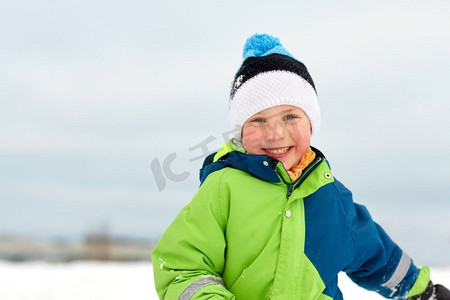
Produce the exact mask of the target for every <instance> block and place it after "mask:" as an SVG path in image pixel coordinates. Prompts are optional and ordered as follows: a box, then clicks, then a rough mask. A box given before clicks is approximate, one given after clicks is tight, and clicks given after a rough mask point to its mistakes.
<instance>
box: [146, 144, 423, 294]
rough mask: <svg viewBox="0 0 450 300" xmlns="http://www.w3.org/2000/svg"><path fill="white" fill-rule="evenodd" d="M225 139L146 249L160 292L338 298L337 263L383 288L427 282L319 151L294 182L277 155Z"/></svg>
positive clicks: (391, 290)
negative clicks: (248, 150) (244, 149)
mask: <svg viewBox="0 0 450 300" xmlns="http://www.w3.org/2000/svg"><path fill="white" fill-rule="evenodd" d="M225 149H228V150H226V151H225V153H222V154H225V155H219V156H220V157H218V156H216V159H215V162H213V163H211V164H206V166H205V167H204V168H203V170H202V171H203V172H202V175H201V176H202V181H203V183H202V185H201V186H200V188H199V190H198V192H197V193H196V194H195V196H194V197H193V199H192V201H191V202H190V203H189V204H188V205H186V207H184V208H183V209H182V211H181V212H180V213H179V215H178V216H177V217H176V219H175V220H174V221H173V223H172V224H171V225H170V226H169V228H168V229H167V230H166V232H165V233H164V235H163V236H162V238H161V239H160V241H159V242H158V244H157V246H156V247H155V249H154V251H153V253H152V261H153V266H154V278H155V285H156V289H157V292H158V295H159V297H160V298H161V299H240V300H253V299H283V300H286V299H305V300H306V299H317V300H325V299H342V294H341V292H340V291H339V289H338V287H337V274H338V273H339V272H340V271H345V272H347V274H348V275H349V276H350V277H351V278H352V280H354V281H355V282H356V283H358V284H360V285H361V286H363V287H365V288H367V289H371V290H375V291H377V292H379V293H380V294H382V295H384V296H386V297H387V296H398V297H406V294H407V293H408V292H409V291H410V290H411V288H412V285H413V284H414V282H416V281H417V282H419V283H417V284H416V287H415V288H416V289H419V290H421V289H422V285H425V286H426V283H427V282H428V278H429V275H428V274H426V272H421V275H420V276H419V270H418V269H417V268H416V267H415V266H414V264H413V263H412V260H411V259H410V258H409V257H408V256H407V255H406V254H405V253H403V251H402V250H401V249H400V248H399V247H398V246H397V245H396V244H395V243H393V242H392V241H391V240H390V239H389V237H388V236H387V235H386V234H385V233H384V231H383V230H382V229H381V227H379V226H378V225H377V224H376V223H374V222H373V221H372V219H371V218H370V215H369V214H368V212H367V210H366V209H365V208H364V207H363V206H360V205H357V204H354V203H353V201H352V199H351V193H350V192H349V191H348V190H347V189H346V188H345V187H344V186H343V185H342V184H341V183H339V182H338V181H337V180H336V179H335V178H334V177H333V175H332V173H331V170H330V168H329V165H328V162H327V161H326V159H325V158H324V156H323V155H322V154H321V153H320V151H318V150H317V149H314V151H315V152H316V156H317V158H316V159H315V161H314V162H313V163H311V165H310V166H308V167H307V169H305V170H304V172H303V175H302V176H301V177H300V178H299V179H298V180H297V181H296V182H294V183H292V182H291V180H290V178H289V175H288V174H287V172H286V170H285V169H284V168H283V165H282V164H281V163H280V162H278V161H277V160H274V159H272V158H270V157H267V156H261V155H247V154H245V153H240V152H238V151H233V149H230V148H229V147H228V148H227V147H225ZM227 152H228V153H227ZM219 158H220V159H219ZM422 273H423V274H422ZM418 277H420V279H421V280H417V278H418ZM417 285H419V286H417ZM423 288H424V287H423Z"/></svg>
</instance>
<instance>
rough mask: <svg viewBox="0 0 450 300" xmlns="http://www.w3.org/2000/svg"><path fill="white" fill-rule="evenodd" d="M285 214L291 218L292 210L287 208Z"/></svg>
mask: <svg viewBox="0 0 450 300" xmlns="http://www.w3.org/2000/svg"><path fill="white" fill-rule="evenodd" d="M284 215H285V216H286V218H290V217H291V215H292V214H291V211H290V210H289V209H287V210H286V211H285V212H284Z"/></svg>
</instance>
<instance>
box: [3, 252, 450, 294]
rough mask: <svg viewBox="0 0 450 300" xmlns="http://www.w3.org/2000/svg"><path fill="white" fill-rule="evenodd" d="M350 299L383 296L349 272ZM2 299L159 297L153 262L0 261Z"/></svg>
mask: <svg viewBox="0 0 450 300" xmlns="http://www.w3.org/2000/svg"><path fill="white" fill-rule="evenodd" d="M431 271H432V278H433V280H434V281H435V282H440V283H442V284H444V285H447V286H450V267H448V268H432V270H431ZM340 287H341V290H342V292H343V293H344V298H345V299H346V300H361V299H365V300H372V299H373V300H375V299H383V298H381V297H380V296H378V295H377V294H375V293H372V292H367V291H365V290H363V289H361V288H359V287H358V286H356V285H355V284H353V283H352V282H351V281H350V280H349V279H348V278H347V277H346V276H345V275H342V276H341V277H340ZM0 299H2V300H75V299H76V300H80V299H83V300H116V299H117V300H118V299H121V300H122V299H133V300H141V299H142V300H144V299H145V300H149V299H158V297H157V295H156V292H155V291H154V286H153V274H152V268H151V264H150V263H143V262H141V263H110V262H108V263H100V262H74V263H68V264H60V263H58V264H57V263H44V262H32V263H10V262H4V261H0Z"/></svg>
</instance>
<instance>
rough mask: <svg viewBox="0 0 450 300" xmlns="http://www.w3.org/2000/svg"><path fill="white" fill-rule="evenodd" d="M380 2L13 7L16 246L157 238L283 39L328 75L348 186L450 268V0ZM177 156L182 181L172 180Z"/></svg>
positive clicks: (6, 187) (10, 95) (10, 197)
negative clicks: (250, 40) (92, 237)
mask: <svg viewBox="0 0 450 300" xmlns="http://www.w3.org/2000/svg"><path fill="white" fill-rule="evenodd" d="M366 2H367V1H339V2H338V1H331V0H330V1H298V0H296V1H284V2H275V1H246V2H243V1H227V2H223V3H215V2H213V1H194V2H193V1H166V2H164V3H163V2H162V1H158V2H156V1H138V0H131V1H126V2H125V1H111V0H109V1H100V0H99V1H84V0H77V1H54V0H47V1H31V0H17V1H2V2H0V66H1V71H0V139H1V143H0V168H1V169H0V179H1V180H0V205H1V209H0V234H2V235H13V236H20V237H34V238H55V237H59V238H70V239H73V238H80V237H83V235H84V234H86V233H88V232H92V231H95V230H99V228H101V227H102V226H108V228H109V229H108V230H109V231H110V233H111V234H114V235H117V236H125V237H137V238H150V237H152V238H154V237H158V236H159V235H160V234H161V233H162V232H163V230H164V229H165V228H166V227H167V226H168V224H169V223H170V222H171V220H172V219H173V218H174V217H175V215H176V214H177V212H178V211H179V210H180V209H181V207H182V206H184V205H185V204H186V203H187V202H188V201H189V200H190V199H191V197H192V195H193V194H194V193H195V191H196V189H197V187H198V178H197V177H198V169H199V168H200V166H201V163H202V159H201V158H198V157H199V156H204V153H203V152H202V151H201V149H200V148H198V147H196V145H199V144H200V143H202V142H205V141H211V143H209V144H208V149H209V150H211V151H213V150H214V149H216V148H218V147H219V146H220V144H221V143H222V142H223V140H224V138H223V135H224V134H225V133H226V132H227V131H229V130H230V127H229V125H228V121H227V110H228V93H229V87H230V83H231V81H232V78H233V76H234V73H235V72H236V71H237V69H238V67H239V65H240V64H241V62H242V59H241V58H242V57H241V52H242V46H243V44H244V42H245V39H246V38H247V37H248V36H250V35H251V34H253V33H255V32H258V33H265V32H266V33H270V34H272V35H275V36H278V37H279V38H280V40H281V42H282V43H283V45H284V46H285V48H286V49H288V51H289V52H291V53H292V54H293V55H294V56H295V57H296V58H297V59H299V60H301V61H302V62H304V63H305V64H306V66H307V67H308V69H309V71H310V73H311V75H312V77H313V79H314V81H315V84H316V87H317V91H318V94H319V101H320V105H321V108H322V127H321V129H320V131H319V132H318V134H317V135H316V136H314V137H313V140H312V143H313V145H314V146H316V147H318V148H319V149H321V150H322V152H324V154H325V155H326V156H327V158H329V160H330V162H331V166H332V168H333V171H334V174H335V176H336V177H337V178H339V179H341V180H342V181H343V182H344V184H346V185H347V186H348V187H349V188H350V189H352V191H353V192H354V196H355V201H356V202H360V203H363V204H365V205H367V206H368V207H369V209H370V210H371V211H372V214H373V215H374V218H375V219H377V220H378V221H379V222H380V223H381V224H382V225H383V226H385V227H387V229H388V231H389V232H390V233H391V235H392V236H393V237H394V238H395V239H396V240H400V241H401V244H403V245H406V248H409V249H410V250H409V251H410V252H413V254H416V253H417V255H419V256H420V259H421V260H423V261H427V257H431V256H440V257H441V259H444V260H446V261H447V262H450V255H449V254H448V251H443V250H439V249H442V248H444V249H448V247H450V230H449V229H448V228H450V221H449V219H450V218H449V217H450V202H449V200H450V199H449V196H448V195H449V194H450V184H449V180H450V157H449V155H448V153H449V151H450V139H449V132H450V124H449V121H448V116H449V113H450V101H449V98H450V84H449V73H450V57H449V53H450V21H449V18H448V16H449V15H450V2H448V1H432V2H431V1H414V0H413V1H376V2H374V3H368V2H367V3H366ZM172 153H175V155H176V157H175V158H174V160H173V161H172V162H171V164H170V168H171V170H172V171H171V172H172V173H176V174H181V175H180V176H181V179H182V180H181V179H178V180H175V181H173V180H171V179H174V177H173V176H172V177H171V176H170V174H169V177H167V170H165V171H164V170H162V174H163V175H164V174H165V175H164V176H163V177H161V176H159V177H158V175H157V174H156V175H157V176H156V179H155V176H154V175H155V174H154V172H152V168H151V166H152V162H153V166H157V164H160V165H162V164H163V162H164V161H165V160H166V158H167V157H168V156H169V155H170V154H172ZM154 170H155V169H153V171H154ZM164 172H165V173H164ZM182 175H184V177H183V176H182ZM158 178H159V179H158ZM158 180H159V187H158V184H157V182H158ZM163 181H165V186H164V188H162V186H163ZM161 188H162V190H161V191H159V190H160V189H161ZM430 232H431V233H432V234H431V236H432V237H431V238H429V240H428V242H424V243H422V245H425V246H418V247H416V246H414V245H417V236H418V235H419V236H423V237H424V239H425V238H426V237H427V235H428V233H430ZM436 241H437V242H438V243H439V244H435V243H436ZM430 245H436V248H438V250H433V248H434V247H430Z"/></svg>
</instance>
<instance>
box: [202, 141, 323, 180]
mask: <svg viewBox="0 0 450 300" xmlns="http://www.w3.org/2000/svg"><path fill="white" fill-rule="evenodd" d="M311 148H312V149H313V151H314V152H315V153H316V160H318V159H324V158H325V157H324V155H323V154H322V153H321V152H320V151H319V150H317V149H315V148H314V147H311ZM226 167H232V168H235V169H239V170H242V171H245V172H247V173H250V174H252V175H253V176H254V177H256V178H259V179H261V180H264V181H268V182H281V181H283V182H285V183H288V184H291V183H292V182H291V180H290V177H289V174H288V173H287V172H286V170H285V169H284V167H283V164H282V163H281V162H280V161H278V160H277V159H274V158H272V157H269V156H267V155H251V154H248V153H247V152H246V151H245V149H244V148H243V147H242V145H241V144H239V142H237V141H236V140H235V139H231V140H230V141H229V142H227V143H225V144H223V145H222V147H221V148H220V150H219V151H218V152H216V153H213V154H211V155H209V156H208V157H207V158H206V159H205V161H204V162H203V167H202V168H201V169H200V184H202V183H203V181H205V179H206V178H207V177H208V175H209V174H211V173H212V172H215V171H218V170H221V169H223V168H226ZM311 171H312V170H311Z"/></svg>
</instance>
